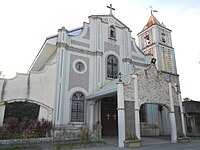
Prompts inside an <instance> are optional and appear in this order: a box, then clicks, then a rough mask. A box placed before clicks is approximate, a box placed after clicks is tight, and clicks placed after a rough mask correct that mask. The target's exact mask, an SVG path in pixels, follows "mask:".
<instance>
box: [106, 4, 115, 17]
mask: <svg viewBox="0 0 200 150" xmlns="http://www.w3.org/2000/svg"><path fill="white" fill-rule="evenodd" d="M107 7H108V8H110V15H112V10H115V8H113V7H112V4H110V6H107Z"/></svg>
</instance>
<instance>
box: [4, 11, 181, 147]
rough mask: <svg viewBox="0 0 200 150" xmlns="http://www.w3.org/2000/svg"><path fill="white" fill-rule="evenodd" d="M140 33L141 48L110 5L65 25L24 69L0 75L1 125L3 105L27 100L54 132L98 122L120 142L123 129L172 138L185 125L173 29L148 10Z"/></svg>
mask: <svg viewBox="0 0 200 150" xmlns="http://www.w3.org/2000/svg"><path fill="white" fill-rule="evenodd" d="M138 38H139V46H137V45H136V42H135V39H134V38H132V37H131V30H130V28H129V27H127V26H126V25H125V24H124V23H122V22H121V21H120V20H118V19H117V18H116V17H115V16H114V15H113V14H112V10H111V12H110V14H109V15H92V16H89V23H83V26H82V27H80V28H77V29H74V30H71V31H68V30H67V29H65V27H62V28H61V29H59V30H58V33H57V34H55V35H53V36H50V37H47V38H46V40H45V42H44V44H43V45H42V48H41V50H40V51H39V53H38V55H37V56H36V58H35V60H34V61H33V63H32V65H31V67H30V69H29V71H28V73H27V74H17V76H16V77H15V78H13V79H3V78H2V79H0V94H1V100H0V114H1V118H0V125H3V119H4V112H5V102H7V103H12V102H14V101H29V102H33V103H36V104H39V105H40V112H39V119H41V118H45V119H48V120H52V122H53V125H54V126H55V128H57V130H59V129H62V128H66V129H69V130H70V129H73V128H75V129H79V128H81V127H82V126H87V127H88V128H89V129H90V130H93V127H94V125H95V124H96V123H101V125H102V132H101V135H102V136H103V137H104V136H118V145H119V146H120V147H123V146H124V144H123V141H124V140H125V138H126V134H127V133H129V134H133V135H135V136H136V137H137V138H138V139H141V136H145V135H147V136H149V135H150V136H159V135H170V136H171V141H172V142H176V141H177V132H182V133H183V134H185V126H184V118H183V117H184V116H183V109H182V100H181V92H180V86H179V85H180V84H179V76H178V74H177V69H176V60H175V53H174V48H173V47H172V39H171V30H170V29H168V28H166V26H165V25H164V24H163V23H160V22H159V21H158V20H157V19H156V18H155V16H154V15H153V14H151V16H150V18H149V20H148V21H147V23H146V25H145V26H144V28H143V29H142V31H141V32H139V33H138ZM58 132H59V131H58Z"/></svg>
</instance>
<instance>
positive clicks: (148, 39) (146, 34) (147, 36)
mask: <svg viewBox="0 0 200 150" xmlns="http://www.w3.org/2000/svg"><path fill="white" fill-rule="evenodd" d="M150 44H151V42H150V38H149V33H148V32H146V33H145V36H144V45H145V46H148V45H150Z"/></svg>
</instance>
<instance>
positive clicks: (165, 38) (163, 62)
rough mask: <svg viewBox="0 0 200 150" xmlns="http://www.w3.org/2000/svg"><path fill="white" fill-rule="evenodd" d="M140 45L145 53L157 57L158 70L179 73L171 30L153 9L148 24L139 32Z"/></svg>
mask: <svg viewBox="0 0 200 150" xmlns="http://www.w3.org/2000/svg"><path fill="white" fill-rule="evenodd" d="M138 38H139V47H140V49H141V50H142V51H143V52H144V53H145V54H149V53H150V54H152V55H153V57H154V58H156V60H157V61H156V66H157V68H158V70H160V71H164V72H168V73H173V74H177V69H176V60H175V53H174V48H173V47H172V39H171V30H170V29H168V28H166V26H165V25H164V24H163V23H160V22H159V21H158V20H157V19H156V17H155V16H154V15H153V13H152V11H151V16H150V17H149V19H148V21H147V23H146V25H145V26H144V28H143V29H142V31H141V32H140V33H138Z"/></svg>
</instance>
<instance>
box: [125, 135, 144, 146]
mask: <svg viewBox="0 0 200 150" xmlns="http://www.w3.org/2000/svg"><path fill="white" fill-rule="evenodd" d="M124 146H125V147H140V146H142V140H139V139H138V138H137V136H136V135H134V134H128V133H127V134H126V138H125V141H124Z"/></svg>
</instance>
